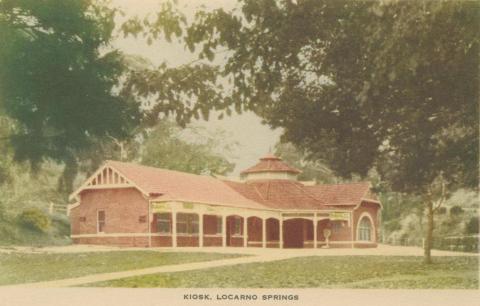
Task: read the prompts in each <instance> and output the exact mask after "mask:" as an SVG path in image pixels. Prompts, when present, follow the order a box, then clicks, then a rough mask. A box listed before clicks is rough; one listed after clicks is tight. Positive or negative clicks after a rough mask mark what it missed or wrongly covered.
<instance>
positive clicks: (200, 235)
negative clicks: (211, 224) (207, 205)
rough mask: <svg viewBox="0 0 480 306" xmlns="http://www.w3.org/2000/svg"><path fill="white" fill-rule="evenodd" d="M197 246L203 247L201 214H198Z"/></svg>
mask: <svg viewBox="0 0 480 306" xmlns="http://www.w3.org/2000/svg"><path fill="white" fill-rule="evenodd" d="M198 246H199V247H203V214H198Z"/></svg>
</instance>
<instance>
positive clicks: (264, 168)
mask: <svg viewBox="0 0 480 306" xmlns="http://www.w3.org/2000/svg"><path fill="white" fill-rule="evenodd" d="M255 172H290V173H296V174H297V173H301V172H302V171H300V170H298V169H296V168H293V167H290V166H289V165H287V164H286V163H284V162H283V161H282V159H281V158H279V157H276V156H274V155H272V154H268V155H267V156H264V157H262V158H260V161H259V162H258V163H257V164H256V165H255V166H253V167H250V168H248V169H246V170H244V171H242V172H241V174H247V173H255Z"/></svg>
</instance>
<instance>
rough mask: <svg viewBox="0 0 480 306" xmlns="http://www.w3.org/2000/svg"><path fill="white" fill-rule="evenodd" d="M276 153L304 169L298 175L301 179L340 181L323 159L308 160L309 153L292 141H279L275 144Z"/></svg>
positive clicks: (291, 163) (321, 181) (322, 181)
mask: <svg viewBox="0 0 480 306" xmlns="http://www.w3.org/2000/svg"><path fill="white" fill-rule="evenodd" d="M275 155H276V156H278V157H280V158H282V159H283V160H284V161H285V162H286V163H287V164H289V165H291V166H293V167H295V168H297V169H299V170H301V171H302V173H300V174H299V175H298V179H299V180H303V181H312V180H313V181H315V182H317V183H323V184H328V183H335V182H338V178H337V177H335V176H334V174H333V172H332V170H330V169H329V168H328V166H326V165H325V164H324V163H322V162H321V161H311V160H308V154H306V153H305V152H301V151H300V150H298V149H297V148H296V147H295V146H294V145H293V144H291V143H282V142H279V143H277V144H276V145H275Z"/></svg>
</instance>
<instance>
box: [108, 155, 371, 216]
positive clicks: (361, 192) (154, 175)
mask: <svg viewBox="0 0 480 306" xmlns="http://www.w3.org/2000/svg"><path fill="white" fill-rule="evenodd" d="M107 166H110V167H112V168H114V169H116V170H117V171H118V172H119V173H121V174H122V175H124V176H125V177H126V178H127V179H129V180H130V181H132V182H133V183H134V184H135V185H137V186H138V187H139V188H141V189H142V190H143V191H144V192H146V193H148V195H149V196H152V197H154V198H155V199H159V200H178V201H188V202H197V203H210V204H219V205H227V206H234V207H244V208H257V209H265V208H273V209H328V208H329V206H336V205H342V206H347V207H348V206H353V205H357V204H359V203H361V201H362V199H365V198H369V199H372V195H371V194H370V192H369V190H370V183H368V182H361V183H351V184H338V185H315V186H305V185H303V184H301V183H299V182H297V181H292V180H261V181H253V182H247V183H241V182H232V181H222V180H219V179H215V178H213V177H209V176H203V175H195V174H189V173H184V172H178V171H172V170H165V169H159V168H153V167H147V166H141V165H136V164H132V163H123V162H117V161H108V162H107ZM372 200H375V199H372Z"/></svg>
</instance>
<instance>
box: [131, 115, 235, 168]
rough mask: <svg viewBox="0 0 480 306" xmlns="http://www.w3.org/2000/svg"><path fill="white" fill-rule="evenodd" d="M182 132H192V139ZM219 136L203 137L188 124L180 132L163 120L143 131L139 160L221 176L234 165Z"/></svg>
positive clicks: (226, 146) (161, 166) (157, 165)
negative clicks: (229, 159) (227, 155)
mask: <svg viewBox="0 0 480 306" xmlns="http://www.w3.org/2000/svg"><path fill="white" fill-rule="evenodd" d="M182 132H183V134H185V132H187V133H189V134H190V135H194V138H195V141H192V140H191V141H189V140H188V139H185V137H182ZM223 136H224V135H220V134H214V135H212V136H208V135H207V136H205V135H204V134H202V133H201V131H199V130H198V129H196V128H192V127H189V128H187V129H186V130H183V131H182V130H181V129H180V128H179V126H178V125H176V124H175V123H174V122H171V121H168V120H163V121H161V122H160V123H159V124H158V125H157V126H156V127H155V128H154V129H153V130H151V131H148V133H146V136H145V140H144V142H143V144H142V145H141V146H142V149H141V152H140V162H141V163H142V164H144V165H148V166H153V167H158V168H165V169H170V170H178V171H184V172H189V173H195V174H220V175H225V174H227V173H229V172H231V171H232V170H233V168H234V164H233V163H231V162H229V161H228V160H227V158H226V157H225V154H228V153H229V151H230V147H231V145H230V144H229V143H225V137H223ZM219 151H221V152H219Z"/></svg>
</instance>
